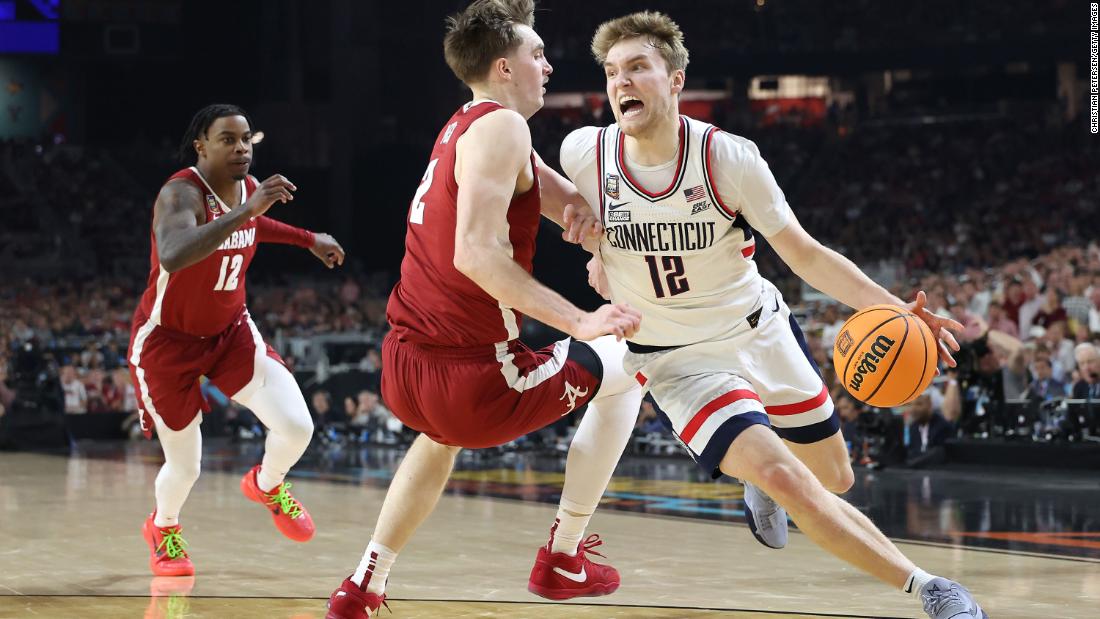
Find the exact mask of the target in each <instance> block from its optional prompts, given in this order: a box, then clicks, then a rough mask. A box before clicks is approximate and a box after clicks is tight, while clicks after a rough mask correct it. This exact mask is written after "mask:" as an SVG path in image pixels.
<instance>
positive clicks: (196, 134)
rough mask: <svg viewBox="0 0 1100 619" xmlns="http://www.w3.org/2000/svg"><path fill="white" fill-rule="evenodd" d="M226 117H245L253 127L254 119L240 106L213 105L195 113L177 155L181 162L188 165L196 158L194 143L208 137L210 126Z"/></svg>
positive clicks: (230, 104) (229, 104) (228, 104)
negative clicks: (207, 132)
mask: <svg viewBox="0 0 1100 619" xmlns="http://www.w3.org/2000/svg"><path fill="white" fill-rule="evenodd" d="M226 116H244V119H245V120H246V121H247V122H248V126H249V128H251V127H252V117H251V116H249V115H248V112H246V111H244V110H243V109H241V108H240V107H239V106H236V105H233V104H232V103H211V104H210V105H208V106H206V107H204V108H202V109H201V110H199V111H198V112H195V115H194V116H193V117H192V118H191V124H190V125H188V126H187V131H186V132H184V134H183V139H182V140H180V148H179V152H178V153H177V156H178V157H179V160H180V161H181V162H182V163H187V162H188V161H190V160H191V159H192V158H194V156H195V146H194V144H193V143H194V141H195V140H198V139H201V138H204V137H206V131H207V130H208V129H210V125H212V124H214V121H215V120H217V119H219V118H225V117H226Z"/></svg>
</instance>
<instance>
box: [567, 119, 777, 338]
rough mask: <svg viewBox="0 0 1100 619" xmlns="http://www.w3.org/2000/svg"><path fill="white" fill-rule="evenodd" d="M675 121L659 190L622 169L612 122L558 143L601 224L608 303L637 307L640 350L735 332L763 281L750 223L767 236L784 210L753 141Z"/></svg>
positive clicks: (757, 300)
mask: <svg viewBox="0 0 1100 619" xmlns="http://www.w3.org/2000/svg"><path fill="white" fill-rule="evenodd" d="M680 119H681V120H680V151H679V153H678V155H677V159H676V162H675V169H674V170H673V176H672V179H671V182H670V183H669V184H668V185H667V187H664V189H663V190H659V191H658V192H653V191H652V190H654V189H660V188H658V187H654V186H648V187H642V186H641V185H640V183H639V181H638V180H637V178H638V177H639V176H641V175H643V174H644V170H645V168H642V167H641V166H633V165H632V167H633V168H634V169H635V174H633V175H632V174H631V172H630V171H628V170H627V166H626V164H625V163H624V160H625V153H624V146H623V141H624V136H623V134H622V133H621V131H620V130H619V127H618V126H617V125H611V126H610V127H607V128H606V129H596V128H595V127H587V128H584V129H580V130H578V131H576V132H574V133H573V134H571V135H570V136H569V137H568V138H567V139H566V141H565V143H564V144H563V146H562V157H561V160H562V166H563V167H564V168H565V171H566V173H567V174H568V175H569V176H570V177H571V178H572V179H573V181H574V182H575V183H576V184H577V187H578V189H579V190H580V191H581V194H582V195H583V196H584V197H585V199H586V200H587V201H588V202H589V204H591V205H592V207H593V208H599V211H600V214H601V217H602V221H603V224H604V226H605V227H606V229H607V232H606V234H605V236H604V238H603V241H602V243H601V245H600V251H601V255H602V258H603V262H604V270H605V272H606V274H607V278H608V283H609V284H610V289H611V299H612V301H614V302H615V303H628V304H630V305H632V306H634V307H635V308H637V309H638V310H640V311H641V312H642V315H643V316H644V318H643V320H642V324H641V329H640V330H639V331H638V332H637V334H636V335H635V336H634V337H633V338H631V341H632V342H634V343H636V344H641V345H646V346H683V345H687V344H693V343H697V342H702V341H708V340H718V339H726V338H728V337H731V336H732V335H734V334H735V333H736V332H738V331H739V330H741V328H742V327H743V325H744V324H745V321H744V320H743V319H744V318H745V317H746V316H748V315H749V314H752V313H753V312H754V311H755V310H757V309H759V308H760V307H761V290H762V286H763V283H764V282H763V280H762V279H761V277H760V274H759V273H758V272H757V269H756V263H755V262H753V260H752V257H753V253H754V251H755V248H756V241H755V239H754V238H753V231H752V228H751V227H750V224H751V225H752V226H753V227H761V226H762V229H763V231H764V232H765V233H767V234H772V233H774V232H777V231H778V230H780V229H782V228H783V226H784V225H785V224H786V221H787V213H788V212H789V209H788V207H787V204H786V201H785V200H784V199H783V194H782V192H781V191H779V188H778V186H776V185H775V181H774V179H773V178H772V177H771V172H770V171H769V170H768V169H767V164H765V163H764V162H763V160H762V159H760V156H759V151H758V150H757V149H756V146H755V145H754V144H753V143H752V142H750V141H748V140H745V139H743V138H739V137H736V136H732V135H730V134H727V133H723V132H721V131H719V130H718V129H717V128H716V127H714V126H712V125H709V124H706V123H703V122H700V121H697V120H694V119H691V118H688V117H686V116H681V117H680ZM719 142H721V143H719ZM671 165H672V164H671V163H670V164H669V167H671ZM711 165H720V166H721V170H715V169H711V168H710V167H709V166H711ZM593 167H594V168H595V174H591V171H592V168H593ZM665 178H667V171H666V175H665ZM746 215H748V216H749V219H748V220H746ZM758 222H759V225H757V224H758ZM769 288H770V286H769Z"/></svg>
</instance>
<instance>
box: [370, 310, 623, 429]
mask: <svg viewBox="0 0 1100 619" xmlns="http://www.w3.org/2000/svg"><path fill="white" fill-rule="evenodd" d="M382 355H383V360H382V399H383V400H384V401H385V402H386V405H387V406H389V407H390V409H391V410H393V412H394V414H395V415H397V418H398V419H400V420H401V422H402V423H404V424H405V425H407V426H409V427H410V428H412V429H414V430H416V431H418V432H422V433H424V434H426V435H427V436H428V437H429V438H431V439H432V440H434V441H436V442H437V443H443V444H446V445H455V446H459V447H466V448H471V449H477V448H482V447H493V446H495V445H501V444H504V443H507V442H508V441H511V440H514V439H516V438H518V437H520V436H523V435H524V434H528V433H530V432H532V431H535V430H538V429H541V428H544V427H546V426H548V425H550V424H551V423H553V422H555V421H557V420H558V419H560V418H561V417H562V416H564V415H567V414H569V413H570V412H572V411H574V410H576V409H578V408H580V407H581V406H583V405H585V404H587V403H588V401H589V400H591V399H592V398H593V397H594V396H595V395H596V391H597V390H598V389H599V386H600V380H601V379H602V378H603V365H602V363H601V362H600V359H599V357H598V356H597V355H596V352H595V351H593V350H592V348H591V347H589V346H588V344H585V343H583V342H577V341H574V340H572V339H569V338H567V339H564V340H561V341H559V342H556V343H554V344H552V345H550V346H547V347H546V348H543V349H541V350H531V349H530V348H528V347H527V346H525V345H524V344H523V343H522V342H519V341H518V340H513V341H512V342H509V343H508V344H499V345H497V347H496V350H495V351H494V350H493V348H492V347H485V348H480V349H453V348H441V347H433V346H425V345H420V344H413V343H409V342H399V341H398V340H397V337H396V336H394V335H393V334H392V332H391V334H390V335H387V336H386V339H385V340H384V341H383V343H382Z"/></svg>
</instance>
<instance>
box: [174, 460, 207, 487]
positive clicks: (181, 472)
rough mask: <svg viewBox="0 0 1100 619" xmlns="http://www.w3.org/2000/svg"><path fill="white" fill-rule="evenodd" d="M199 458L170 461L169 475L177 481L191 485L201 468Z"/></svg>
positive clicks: (196, 479)
mask: <svg viewBox="0 0 1100 619" xmlns="http://www.w3.org/2000/svg"><path fill="white" fill-rule="evenodd" d="M201 463H202V461H201V460H186V461H184V462H172V464H171V473H172V475H171V477H172V478H173V479H175V480H176V481H177V482H178V483H181V484H187V485H192V484H194V483H195V482H196V481H198V479H199V472H200V471H201V469H202V464H201Z"/></svg>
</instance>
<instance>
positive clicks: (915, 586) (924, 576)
mask: <svg viewBox="0 0 1100 619" xmlns="http://www.w3.org/2000/svg"><path fill="white" fill-rule="evenodd" d="M935 577H936V576H935V574H929V573H928V572H926V571H924V570H922V569H920V568H919V567H918V568H917V569H915V570H913V573H912V574H910V575H909V578H906V579H905V586H904V587H902V588H901V590H902V591H904V592H906V593H908V594H909V595H911V596H913V597H915V598H917V599H920V590H921V589H923V588H924V585H926V584H928V581H930V580H932V579H933V578H935Z"/></svg>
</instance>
